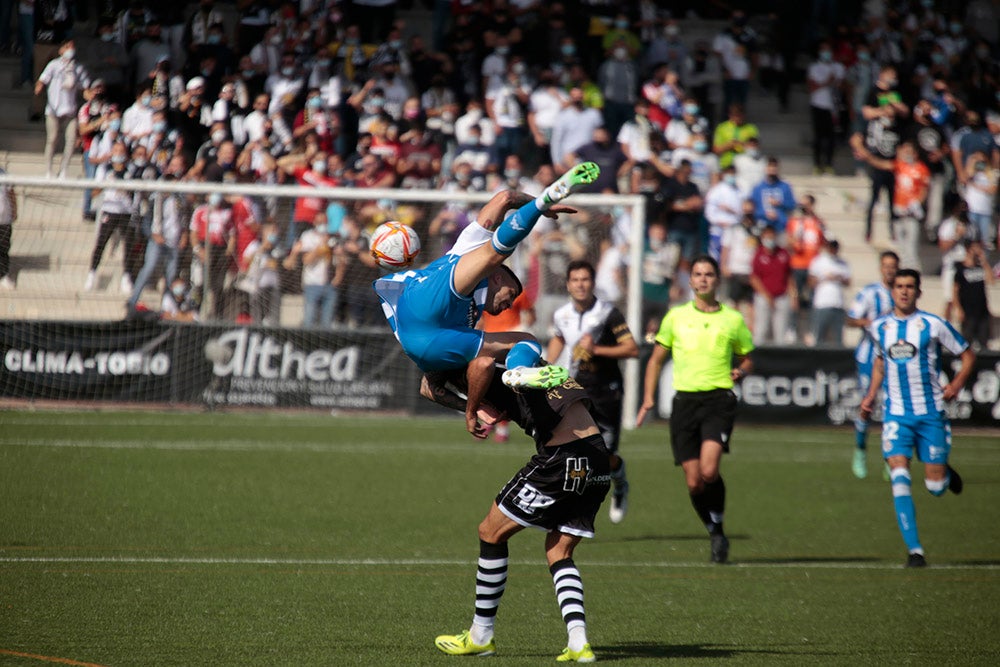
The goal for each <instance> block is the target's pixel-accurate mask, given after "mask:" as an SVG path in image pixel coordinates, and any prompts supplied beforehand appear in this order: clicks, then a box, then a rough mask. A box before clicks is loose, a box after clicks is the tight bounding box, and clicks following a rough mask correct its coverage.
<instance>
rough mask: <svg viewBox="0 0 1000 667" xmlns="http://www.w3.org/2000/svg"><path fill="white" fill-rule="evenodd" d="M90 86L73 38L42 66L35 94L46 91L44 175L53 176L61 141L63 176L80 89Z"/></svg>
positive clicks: (73, 140)
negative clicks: (53, 162)
mask: <svg viewBox="0 0 1000 667" xmlns="http://www.w3.org/2000/svg"><path fill="white" fill-rule="evenodd" d="M89 86H90V76H89V75H88V74H87V71H86V70H85V69H84V68H83V65H81V64H80V63H78V62H77V61H76V49H75V47H74V43H73V40H71V39H70V40H67V41H65V42H63V44H62V45H61V46H60V47H59V57H58V58H54V59H52V60H51V61H49V63H48V64H47V65H46V66H45V69H44V70H42V73H41V75H40V76H39V77H38V81H37V82H35V95H41V93H42V91H43V90H44V91H46V103H45V174H46V176H47V177H48V178H52V160H53V156H54V154H55V149H56V145H57V144H59V143H60V142H61V143H62V152H63V155H62V161H61V162H60V164H59V178H66V177H67V174H66V170H67V169H68V168H69V161H70V158H72V156H73V151H74V149H75V148H76V136H77V118H76V115H77V112H79V110H80V105H79V101H78V100H79V98H80V96H81V94H82V91H83V90H85V89H86V88H88V87H89Z"/></svg>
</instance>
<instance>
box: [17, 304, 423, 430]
mask: <svg viewBox="0 0 1000 667" xmlns="http://www.w3.org/2000/svg"><path fill="white" fill-rule="evenodd" d="M0 355H2V360H3V367H2V374H0V396H4V397H9V398H41V399H56V400H79V401H88V400H99V401H145V402H171V403H183V404H202V405H207V406H219V407H222V406H267V407H299V408H301V407H312V408H321V409H367V410H411V411H412V410H414V409H415V408H416V406H417V404H418V401H420V400H421V399H420V398H419V396H418V390H419V374H418V372H417V368H416V366H414V365H413V363H412V362H411V361H410V360H409V359H407V358H406V357H405V356H404V355H403V353H402V351H401V350H400V348H399V344H398V343H397V342H396V340H395V338H394V337H393V336H392V334H391V333H390V332H388V330H387V331H386V332H385V333H384V334H382V333H355V332H333V331H307V330H295V329H256V328H248V327H237V326H231V327H227V326H215V325H192V324H178V323H155V322H154V323H140V322H118V323H107V324H90V323H59V322H31V323H29V322H0Z"/></svg>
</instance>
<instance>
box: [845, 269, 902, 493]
mask: <svg viewBox="0 0 1000 667" xmlns="http://www.w3.org/2000/svg"><path fill="white" fill-rule="evenodd" d="M898 270H899V255H897V254H896V253H894V252H893V251H891V250H886V251H885V252H883V253H882V254H881V255H879V273H881V276H882V280H881V282H877V283H869V284H868V285H865V286H864V287H862V288H861V289H860V290H859V291H858V293H857V295H855V297H854V301H853V302H852V303H851V308H850V310H848V311H847V324H848V326H853V327H859V328H860V329H861V340H859V341H858V346H857V348H855V350H854V363H855V364H856V365H857V369H858V393H859V394H860V395H861V396H864V395H865V394H866V393H867V392H868V388H869V386H871V382H872V363H873V362H874V360H875V343H874V341H872V338H871V336H870V335H869V334H868V327H869V326H870V325H871V323H872V322H874V321H875V320H877V319H878V318H880V317H882V316H883V315H888V314H889V313H891V312H892V294H891V292H890V290H891V288H892V279H893V278H894V277H895V275H896V271H898ZM876 386H877V385H876ZM868 421H869V420H868V419H867V418H862V417H861V415H860V414H859V415H858V417H857V419H855V420H854V459H853V461H852V462H851V470H852V471H853V472H854V476H855V477H857V478H858V479H864V478H865V477H867V476H868Z"/></svg>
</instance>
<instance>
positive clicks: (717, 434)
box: [670, 389, 736, 465]
mask: <svg viewBox="0 0 1000 667" xmlns="http://www.w3.org/2000/svg"><path fill="white" fill-rule="evenodd" d="M734 421H736V394H734V393H733V392H732V390H730V389H714V390H712V391H679V392H677V393H676V394H675V395H674V404H673V408H672V411H671V413H670V447H671V449H673V451H674V463H676V464H677V465H680V464H681V463H683V462H684V461H690V460H692V459H697V458H700V457H701V443H703V442H705V441H706V440H714V441H715V442H718V443H721V444H722V451H724V452H728V451H729V437H730V436H731V435H732V433H733V422H734Z"/></svg>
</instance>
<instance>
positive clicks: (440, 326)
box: [396, 266, 484, 372]
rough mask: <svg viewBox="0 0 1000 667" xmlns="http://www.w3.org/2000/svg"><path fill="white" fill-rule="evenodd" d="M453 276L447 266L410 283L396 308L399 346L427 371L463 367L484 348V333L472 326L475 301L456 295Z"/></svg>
mask: <svg viewBox="0 0 1000 667" xmlns="http://www.w3.org/2000/svg"><path fill="white" fill-rule="evenodd" d="M451 276H452V271H451V269H450V266H445V267H444V268H442V269H440V270H436V271H429V272H426V273H425V274H424V275H421V276H420V277H419V278H416V279H413V280H410V281H409V282H407V285H406V288H405V289H404V290H403V293H402V295H401V296H400V298H399V302H398V304H397V307H396V336H397V337H398V338H399V343H400V345H402V346H403V351H404V352H406V355H407V356H408V357H410V359H412V360H413V361H414V362H415V363H416V364H417V366H419V367H420V369H421V370H422V371H425V372H427V371H443V370H450V369H454V368H461V367H462V366H465V365H466V364H467V363H469V362H470V361H472V360H473V359H475V358H476V357H477V356H478V355H479V350H480V348H481V347H482V345H483V335H484V334H483V332H482V331H479V330H477V329H474V328H472V327H471V326H469V325H468V322H469V319H470V309H471V308H473V307H474V306H473V300H472V299H471V298H468V297H461V296H458V295H456V294H455V293H454V291H453V290H452V287H451ZM476 317H477V318H478V312H477V313H476Z"/></svg>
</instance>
